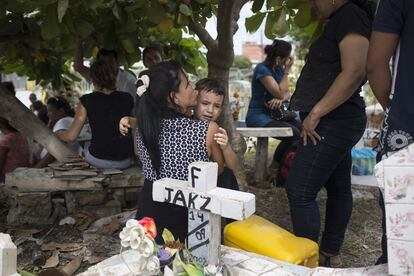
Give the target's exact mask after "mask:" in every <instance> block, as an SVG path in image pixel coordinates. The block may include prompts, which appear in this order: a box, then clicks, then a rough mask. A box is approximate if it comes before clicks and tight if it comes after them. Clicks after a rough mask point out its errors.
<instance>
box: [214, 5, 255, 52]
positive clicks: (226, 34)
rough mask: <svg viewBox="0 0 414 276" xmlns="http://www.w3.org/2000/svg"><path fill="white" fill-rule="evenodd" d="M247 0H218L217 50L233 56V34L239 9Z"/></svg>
mask: <svg viewBox="0 0 414 276" xmlns="http://www.w3.org/2000/svg"><path fill="white" fill-rule="evenodd" d="M248 1H249V0H220V1H219V4H218V14H217V40H218V47H219V52H221V53H223V55H224V56H233V54H234V50H233V48H234V45H233V34H234V33H235V32H236V31H237V29H238V25H237V20H238V19H239V17H240V10H241V8H242V7H243V5H244V4H246V3H247V2H248Z"/></svg>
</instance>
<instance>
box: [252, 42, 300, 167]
mask: <svg viewBox="0 0 414 276" xmlns="http://www.w3.org/2000/svg"><path fill="white" fill-rule="evenodd" d="M264 51H265V53H266V59H265V61H264V62H262V63H259V64H258V65H257V66H256V68H255V69H254V72H253V76H252V97H251V99H250V103H249V109H248V111H247V115H246V125H247V126H248V127H290V128H291V129H292V132H293V136H290V137H277V139H278V140H281V142H280V143H279V145H278V146H277V148H276V150H275V153H274V156H273V162H272V164H271V166H270V168H271V170H272V171H273V173H275V171H277V168H278V167H279V164H280V163H281V162H282V159H283V157H284V156H285V154H286V152H287V151H288V150H289V149H290V148H291V147H292V146H293V145H294V143H295V141H297V140H299V138H300V131H301V128H302V126H301V123H300V122H299V121H297V120H296V119H295V118H286V119H280V118H275V117H274V116H272V110H275V111H276V110H277V109H278V108H280V107H283V104H284V102H286V101H288V100H289V99H290V92H289V83H288V75H289V72H290V70H291V68H292V65H293V58H292V57H291V52H292V45H291V44H290V43H288V42H286V41H284V40H278V39H275V40H274V41H273V43H272V44H271V45H267V46H266V47H265V49H264Z"/></svg>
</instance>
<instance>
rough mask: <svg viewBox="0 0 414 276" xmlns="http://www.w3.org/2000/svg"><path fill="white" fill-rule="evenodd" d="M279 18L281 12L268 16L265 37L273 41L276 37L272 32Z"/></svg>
mask: <svg viewBox="0 0 414 276" xmlns="http://www.w3.org/2000/svg"><path fill="white" fill-rule="evenodd" d="M279 16H280V10H278V11H276V12H271V13H268V14H267V17H266V25H265V36H266V37H267V38H268V39H272V40H273V39H275V36H274V34H273V32H272V27H273V25H274V24H275V23H276V20H277V19H278V18H279Z"/></svg>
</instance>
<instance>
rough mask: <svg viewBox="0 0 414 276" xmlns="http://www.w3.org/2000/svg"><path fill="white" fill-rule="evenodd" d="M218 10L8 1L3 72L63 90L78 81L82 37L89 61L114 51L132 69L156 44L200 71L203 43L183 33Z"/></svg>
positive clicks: (2, 21)
mask: <svg viewBox="0 0 414 276" xmlns="http://www.w3.org/2000/svg"><path fill="white" fill-rule="evenodd" d="M216 6H217V2H216V1H209V0H198V1H184V0H183V1H172V0H145V1H144V0H143V1H132V0H88V1H83V0H18V1H16V0H6V1H5V3H2V5H1V7H0V53H1V54H0V72H2V73H10V72H16V73H17V74H19V75H26V76H29V78H30V79H33V80H37V81H38V83H41V84H42V85H46V84H49V83H51V84H52V85H53V86H54V87H55V88H57V89H58V88H60V87H62V85H63V84H64V82H73V81H77V80H78V78H77V77H76V76H75V75H73V73H71V61H72V59H73V51H74V46H75V38H76V36H79V37H80V38H81V39H82V41H83V50H84V55H85V57H87V58H93V57H94V55H96V52H97V50H98V49H99V48H108V49H113V50H115V51H117V53H118V56H119V61H120V63H121V65H124V66H126V67H130V66H132V65H133V64H134V63H135V62H137V61H139V60H140V59H141V50H140V48H143V47H146V46H148V45H150V44H152V43H154V42H156V43H157V44H158V45H160V46H161V47H163V48H164V52H165V54H166V58H176V59H178V60H179V61H181V62H182V63H183V64H184V67H185V68H186V70H188V71H189V72H191V73H196V72H197V70H198V67H200V66H206V64H207V63H206V58H205V54H204V53H203V52H201V51H200V48H201V47H202V46H203V45H202V43H201V42H199V41H198V40H196V39H195V38H194V36H193V37H186V38H183V33H184V32H188V29H187V25H188V24H189V23H190V21H191V20H193V19H194V20H196V21H198V22H200V23H201V24H202V25H205V23H206V21H207V18H209V17H211V16H213V15H214V13H215V12H216ZM6 11H7V12H6Z"/></svg>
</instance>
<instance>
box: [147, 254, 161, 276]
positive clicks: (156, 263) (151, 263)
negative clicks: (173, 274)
mask: <svg viewBox="0 0 414 276" xmlns="http://www.w3.org/2000/svg"><path fill="white" fill-rule="evenodd" d="M146 269H147V271H148V272H149V274H150V275H157V274H158V273H159V272H160V260H159V259H158V258H157V257H156V256H151V257H149V258H148V259H147V267H146Z"/></svg>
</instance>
